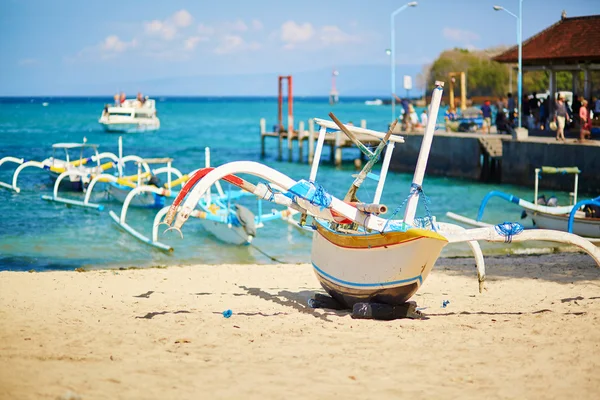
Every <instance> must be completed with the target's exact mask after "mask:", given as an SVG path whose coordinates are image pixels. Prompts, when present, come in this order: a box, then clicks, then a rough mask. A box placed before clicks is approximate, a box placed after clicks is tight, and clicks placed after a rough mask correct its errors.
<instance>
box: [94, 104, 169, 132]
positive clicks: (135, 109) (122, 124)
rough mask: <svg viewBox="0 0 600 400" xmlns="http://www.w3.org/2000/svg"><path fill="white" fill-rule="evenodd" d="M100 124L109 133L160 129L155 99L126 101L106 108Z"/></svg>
mask: <svg viewBox="0 0 600 400" xmlns="http://www.w3.org/2000/svg"><path fill="white" fill-rule="evenodd" d="M98 122H99V123H100V124H101V125H102V126H103V127H104V130H105V131H107V132H118V133H135V132H148V131H155V130H157V129H159V128H160V120H159V119H158V117H157V114H156V102H155V100H153V99H143V101H140V100H137V99H133V100H125V101H123V102H122V103H120V104H119V105H114V106H106V107H104V110H103V111H102V116H101V117H100V119H99V120H98Z"/></svg>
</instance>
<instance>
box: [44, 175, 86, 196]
mask: <svg viewBox="0 0 600 400" xmlns="http://www.w3.org/2000/svg"><path fill="white" fill-rule="evenodd" d="M48 174H49V175H50V180H51V181H52V182H56V179H58V177H59V176H60V174H59V173H57V172H54V171H48ZM60 189H61V190H65V191H68V192H81V191H83V183H82V182H81V176H79V175H69V176H68V177H66V178H65V179H63V180H62V181H61V182H60Z"/></svg>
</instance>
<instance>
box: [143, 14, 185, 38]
mask: <svg viewBox="0 0 600 400" xmlns="http://www.w3.org/2000/svg"><path fill="white" fill-rule="evenodd" d="M144 27H145V31H146V33H147V34H148V35H151V36H159V37H161V38H162V39H164V40H171V39H173V38H174V37H175V35H176V34H177V28H175V27H174V26H173V25H171V24H168V23H166V22H162V21H159V20H157V19H155V20H153V21H150V22H146V23H145V24H144Z"/></svg>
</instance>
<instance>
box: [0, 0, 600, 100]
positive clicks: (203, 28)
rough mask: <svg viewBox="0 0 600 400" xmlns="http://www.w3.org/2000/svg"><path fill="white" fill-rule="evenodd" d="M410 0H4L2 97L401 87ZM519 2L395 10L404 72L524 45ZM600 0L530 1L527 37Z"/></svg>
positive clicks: (403, 16)
mask: <svg viewBox="0 0 600 400" xmlns="http://www.w3.org/2000/svg"><path fill="white" fill-rule="evenodd" d="M406 2H407V1H406V0H401V1H392V0H302V1H297V0H287V1H286V0H229V1H225V0H221V1H207V0H195V1H177V0H171V1H164V0H162V1H161V0H143V1H140V0H127V1H124V0H120V1H113V0H103V1H81V0H77V1H75V0H54V1H48V0H0V54H2V57H1V58H0V96H35V95H54V96H58V95H111V94H112V93H114V92H115V91H120V90H127V91H129V92H137V91H139V90H141V91H144V92H145V93H147V92H149V91H150V92H152V94H156V95H198V96H206V95H214V96H235V95H252V94H254V95H276V76H277V75H288V74H292V75H293V76H294V79H295V86H294V91H295V94H297V95H304V96H315V95H327V94H328V92H329V90H330V86H331V71H332V69H333V68H336V69H337V70H338V71H339V76H338V78H337V86H338V90H339V91H340V95H343V94H344V93H346V94H348V95H366V94H379V93H389V92H390V89H389V87H390V62H391V60H390V56H388V55H387V54H386V51H385V50H386V49H388V48H390V31H391V26H390V25H391V23H390V15H391V13H392V12H393V11H394V10H396V9H397V8H399V7H400V6H402V5H403V4H405V3H406ZM495 4H498V5H501V6H504V7H505V8H506V9H508V10H510V11H512V12H513V13H515V14H518V7H519V6H518V4H519V0H420V1H418V5H417V6H416V7H410V8H407V9H405V10H404V11H402V12H401V13H399V14H398V15H397V16H396V18H395V27H396V65H397V69H396V74H397V77H398V78H397V79H398V82H399V83H398V86H399V87H401V85H402V79H401V78H402V76H403V75H405V74H406V75H410V76H412V77H413V80H414V81H415V83H416V74H417V73H418V72H420V71H421V69H422V66H423V65H424V64H426V63H431V62H432V61H433V60H435V58H436V57H437V56H438V54H439V53H440V52H441V51H443V50H445V49H450V48H454V47H462V48H469V49H485V48H489V47H493V46H499V45H514V44H515V43H516V19H515V18H514V17H512V16H510V15H509V14H508V13H506V12H503V11H494V10H493V8H492V6H493V5H495ZM562 10H566V12H567V15H568V16H569V17H573V16H580V15H592V14H600V0H570V1H564V0H523V36H524V37H525V38H527V37H530V36H532V35H533V34H535V33H537V32H539V31H540V30H542V29H545V28H546V27H548V26H549V25H551V24H553V23H555V22H557V21H558V20H559V19H560V15H561V12H562Z"/></svg>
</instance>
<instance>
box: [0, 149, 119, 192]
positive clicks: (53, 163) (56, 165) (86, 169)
mask: <svg viewBox="0 0 600 400" xmlns="http://www.w3.org/2000/svg"><path fill="white" fill-rule="evenodd" d="M61 150H63V151H64V153H65V158H57V157H56V152H57V151H61ZM74 150H75V151H76V150H79V157H78V158H74V157H72V156H71V154H70V153H69V151H74ZM89 151H91V152H92V153H93V154H92V155H91V156H88V155H86V152H89ZM106 159H108V160H110V161H108V162H104V163H102V161H103V160H106ZM117 159H118V158H117V156H116V155H114V154H113V153H98V146H97V145H95V144H89V143H87V140H86V139H85V138H84V139H83V143H55V144H53V145H52V157H50V158H47V159H45V160H43V161H33V160H27V159H25V158H17V157H10V156H9V157H3V158H2V159H0V166H2V164H5V163H12V164H17V165H18V166H17V168H16V169H15V171H14V173H13V175H12V181H11V183H10V184H9V183H6V182H0V187H3V188H6V189H10V190H13V191H15V192H17V193H19V192H20V191H21V188H20V187H19V186H18V179H19V174H20V173H21V172H22V171H23V170H24V169H25V168H28V167H34V168H40V169H43V170H46V171H48V173H49V175H50V179H51V180H53V181H58V182H59V184H62V186H63V187H64V188H65V189H66V190H75V191H81V190H82V189H83V186H84V184H85V183H86V181H85V177H88V176H90V175H95V174H101V173H102V172H103V171H106V170H108V169H110V168H113V167H114V166H115V162H116V161H117Z"/></svg>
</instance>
